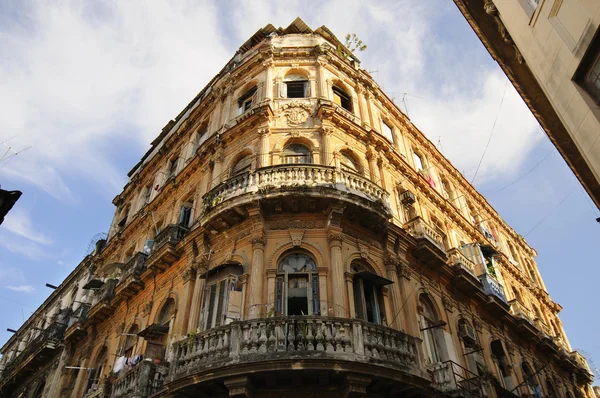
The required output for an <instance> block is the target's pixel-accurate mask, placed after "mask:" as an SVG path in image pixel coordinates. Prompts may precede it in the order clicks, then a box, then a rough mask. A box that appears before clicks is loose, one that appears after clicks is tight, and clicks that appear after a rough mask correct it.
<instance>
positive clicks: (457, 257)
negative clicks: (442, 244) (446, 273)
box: [448, 248, 477, 277]
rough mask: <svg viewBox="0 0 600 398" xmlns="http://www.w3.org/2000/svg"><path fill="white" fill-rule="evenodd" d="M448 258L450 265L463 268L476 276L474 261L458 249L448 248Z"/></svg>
mask: <svg viewBox="0 0 600 398" xmlns="http://www.w3.org/2000/svg"><path fill="white" fill-rule="evenodd" d="M448 259H449V261H448V263H449V264H450V265H451V266H453V267H457V268H460V269H464V270H465V271H467V272H468V273H469V274H471V275H472V276H474V277H477V273H476V267H475V263H473V261H471V260H469V259H468V258H467V257H466V256H465V255H464V254H463V253H462V252H461V251H460V249H457V248H453V249H450V250H448Z"/></svg>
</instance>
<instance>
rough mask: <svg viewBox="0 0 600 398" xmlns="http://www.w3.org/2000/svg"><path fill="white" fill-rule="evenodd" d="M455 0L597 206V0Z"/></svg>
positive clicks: (599, 175) (599, 6) (599, 42)
mask: <svg viewBox="0 0 600 398" xmlns="http://www.w3.org/2000/svg"><path fill="white" fill-rule="evenodd" d="M454 2H455V3H456V5H457V6H458V9H459V10H460V11H461V12H462V14H463V15H464V16H465V18H466V20H467V22H469V24H470V25H471V27H472V28H473V30H474V31H475V33H476V34H477V36H478V37H479V38H480V39H481V41H482V43H483V45H484V46H485V48H486V49H487V50H488V51H489V52H490V55H491V56H492V57H493V58H494V59H495V60H496V61H497V62H498V64H499V65H500V67H501V68H502V70H503V71H504V72H505V73H506V76H507V77H508V78H509V79H510V81H511V82H512V83H513V85H514V86H515V88H516V89H517V91H518V92H519V94H520V95H521V97H523V100H524V101H525V103H526V104H527V106H528V107H529V109H530V110H531V112H532V113H533V115H534V116H535V117H536V118H537V120H538V122H539V123H540V126H542V128H543V129H544V131H545V132H546V134H547V135H548V137H549V138H550V140H551V141H552V143H553V144H554V145H555V146H556V148H557V149H558V151H559V152H560V154H561V155H562V157H563V158H564V159H565V161H566V162H567V164H568V165H569V167H571V170H573V172H574V173H575V175H576V176H577V178H578V179H579V181H580V182H581V184H582V185H583V186H584V187H585V189H586V191H587V192H588V194H589V195H590V197H591V198H592V200H593V201H594V202H595V204H596V206H598V207H599V208H600V106H599V104H600V3H599V2H598V1H597V0H454Z"/></svg>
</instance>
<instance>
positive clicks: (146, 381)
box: [110, 361, 167, 398]
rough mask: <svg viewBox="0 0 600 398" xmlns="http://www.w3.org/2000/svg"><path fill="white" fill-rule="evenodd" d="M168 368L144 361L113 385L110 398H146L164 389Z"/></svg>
mask: <svg viewBox="0 0 600 398" xmlns="http://www.w3.org/2000/svg"><path fill="white" fill-rule="evenodd" d="M166 374H167V368H166V367H164V366H161V365H155V364H153V363H152V362H150V361H142V362H140V363H139V364H138V365H137V366H136V367H135V368H133V369H131V370H129V371H128V372H126V373H125V374H124V375H122V376H121V377H119V378H118V379H117V380H115V381H114V382H113V383H112V389H111V393H110V398H122V397H127V398H145V397H149V396H150V395H152V394H154V393H156V392H157V391H159V390H161V389H162V386H163V380H164V376H166Z"/></svg>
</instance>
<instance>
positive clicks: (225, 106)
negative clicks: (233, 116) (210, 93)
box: [219, 83, 233, 127]
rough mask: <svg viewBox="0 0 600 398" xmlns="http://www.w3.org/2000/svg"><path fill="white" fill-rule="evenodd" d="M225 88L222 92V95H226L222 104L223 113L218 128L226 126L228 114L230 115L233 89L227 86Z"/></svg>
mask: <svg viewBox="0 0 600 398" xmlns="http://www.w3.org/2000/svg"><path fill="white" fill-rule="evenodd" d="M226 84H228V86H227V87H226V88H225V90H224V95H226V97H225V99H224V101H225V102H224V104H223V113H222V114H221V123H220V124H219V126H220V127H223V126H225V124H227V122H228V121H229V119H230V113H231V102H232V101H233V87H231V86H230V85H229V83H226Z"/></svg>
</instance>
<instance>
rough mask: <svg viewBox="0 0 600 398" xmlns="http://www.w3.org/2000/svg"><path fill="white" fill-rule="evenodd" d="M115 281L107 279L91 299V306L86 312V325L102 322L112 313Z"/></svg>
mask: <svg viewBox="0 0 600 398" xmlns="http://www.w3.org/2000/svg"><path fill="white" fill-rule="evenodd" d="M117 282H118V280H117V279H108V280H107V281H106V283H105V284H104V285H102V287H101V288H100V289H98V290H97V291H96V295H95V296H94V297H93V298H92V305H91V307H90V309H89V310H88V319H87V322H86V326H87V325H88V324H93V323H96V322H100V321H103V320H105V319H107V318H108V317H110V315H112V313H113V311H114V306H113V305H112V300H113V298H114V297H115V287H116V286H117Z"/></svg>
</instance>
